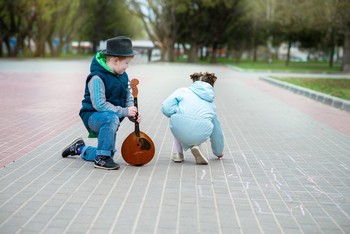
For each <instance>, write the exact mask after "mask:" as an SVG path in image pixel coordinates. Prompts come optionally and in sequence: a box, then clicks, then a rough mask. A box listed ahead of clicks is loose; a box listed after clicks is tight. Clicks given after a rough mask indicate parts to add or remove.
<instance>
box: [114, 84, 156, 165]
mask: <svg viewBox="0 0 350 234" xmlns="http://www.w3.org/2000/svg"><path fill="white" fill-rule="evenodd" d="M138 83H139V81H138V80H137V79H132V80H131V81H130V86H131V90H132V95H133V97H134V105H135V107H137V94H138V90H137V87H136V86H137V84H138ZM137 116H138V114H136V119H137ZM121 151H122V152H121V153H122V157H123V159H124V160H125V162H127V163H128V164H130V165H133V166H142V165H145V164H147V163H149V162H150V161H151V160H152V158H153V156H154V153H155V147H154V143H153V141H152V139H151V138H150V137H149V136H147V134H146V133H144V132H141V131H140V128H139V123H138V122H137V121H135V131H134V132H132V133H130V134H129V136H128V137H127V138H125V140H124V142H123V144H122V148H121Z"/></svg>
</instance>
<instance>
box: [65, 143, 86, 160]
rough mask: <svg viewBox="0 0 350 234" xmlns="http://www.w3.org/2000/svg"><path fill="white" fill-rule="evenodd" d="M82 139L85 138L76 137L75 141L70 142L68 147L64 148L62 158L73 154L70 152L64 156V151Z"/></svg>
mask: <svg viewBox="0 0 350 234" xmlns="http://www.w3.org/2000/svg"><path fill="white" fill-rule="evenodd" d="M82 140H83V138H78V139H76V140H75V141H73V142H72V143H70V144H69V145H68V146H67V147H66V148H64V149H63V150H62V153H61V155H62V158H67V157H68V156H71V155H70V154H69V155H67V156H63V152H64V151H66V150H68V149H69V148H70V147H71V146H72V145H74V144H76V143H77V142H78V141H82Z"/></svg>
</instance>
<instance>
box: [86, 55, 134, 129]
mask: <svg viewBox="0 0 350 234" xmlns="http://www.w3.org/2000/svg"><path fill="white" fill-rule="evenodd" d="M103 65H105V57H103V55H102V54H101V52H98V53H97V54H96V56H94V58H93V59H92V62H91V65H90V74H89V75H88V76H87V79H86V84H85V94H84V99H83V101H82V107H81V109H80V112H79V115H80V117H81V119H82V120H83V123H84V125H85V127H86V129H87V130H88V131H89V132H92V131H91V129H90V128H89V125H88V120H89V118H90V116H91V115H92V114H93V113H94V112H96V111H97V110H96V109H95V108H94V107H93V106H92V103H91V99H90V92H89V89H88V85H87V84H88V82H89V81H90V79H91V78H92V77H93V76H94V75H97V76H99V77H100V79H101V80H102V81H103V83H104V85H105V89H106V101H107V102H110V103H112V104H113V105H115V106H121V107H126V98H127V90H128V82H129V78H128V75H127V74H126V73H125V72H124V73H123V74H122V75H118V74H114V73H113V72H111V71H108V70H107V69H106V68H105V67H106V66H107V65H105V67H103ZM119 119H120V122H121V121H122V120H123V119H124V118H123V117H120V118H119Z"/></svg>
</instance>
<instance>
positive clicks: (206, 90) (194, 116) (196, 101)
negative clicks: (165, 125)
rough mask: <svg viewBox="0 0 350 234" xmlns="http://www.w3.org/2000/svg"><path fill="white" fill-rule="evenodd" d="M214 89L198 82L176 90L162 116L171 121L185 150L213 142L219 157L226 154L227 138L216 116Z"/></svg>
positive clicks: (165, 101) (163, 109) (164, 107)
mask: <svg viewBox="0 0 350 234" xmlns="http://www.w3.org/2000/svg"><path fill="white" fill-rule="evenodd" d="M214 98H215V93H214V89H213V87H212V86H211V85H210V84H208V83H206V82H202V81H196V82H194V83H192V84H191V85H190V86H189V87H186V88H185V87H184V88H179V89H177V90H175V92H174V93H172V94H171V95H170V96H169V97H168V98H167V99H165V100H164V102H163V103H162V108H161V110H162V112H163V114H164V115H165V116H167V117H169V118H170V129H171V132H172V133H173V135H174V136H175V137H176V139H178V140H179V141H180V142H181V144H182V147H183V148H184V150H187V149H189V148H190V147H192V146H194V145H200V144H202V143H203V142H205V141H206V140H208V139H210V143H211V148H212V151H213V153H214V154H215V155H217V156H218V155H220V154H222V153H223V150H224V136H223V133H222V129H221V125H220V122H219V120H218V118H217V116H216V106H215V104H214Z"/></svg>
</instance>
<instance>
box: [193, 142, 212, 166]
mask: <svg viewBox="0 0 350 234" xmlns="http://www.w3.org/2000/svg"><path fill="white" fill-rule="evenodd" d="M191 152H192V154H193V156H194V158H195V160H196V164H199V165H207V164H208V160H207V159H206V158H205V157H204V155H203V154H202V152H201V150H200V148H199V146H193V147H191Z"/></svg>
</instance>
